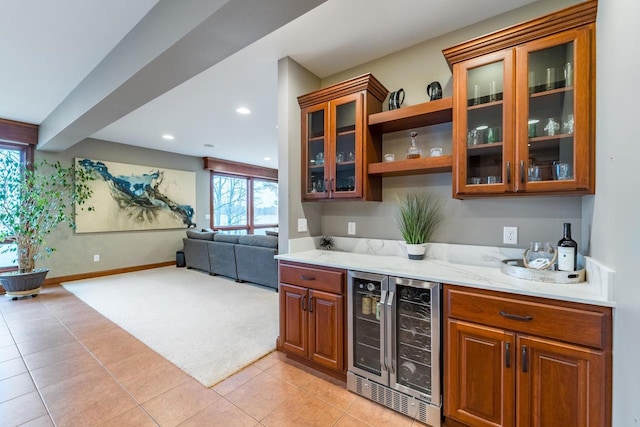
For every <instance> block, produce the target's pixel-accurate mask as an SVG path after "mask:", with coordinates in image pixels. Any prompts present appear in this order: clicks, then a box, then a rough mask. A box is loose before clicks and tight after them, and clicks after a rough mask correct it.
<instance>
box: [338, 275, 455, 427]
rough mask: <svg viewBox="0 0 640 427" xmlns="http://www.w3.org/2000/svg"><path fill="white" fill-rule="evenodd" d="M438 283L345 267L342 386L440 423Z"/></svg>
mask: <svg viewBox="0 0 640 427" xmlns="http://www.w3.org/2000/svg"><path fill="white" fill-rule="evenodd" d="M440 289H441V286H440V284H439V283H433V282H423V281H419V280H411V279H403V278H399V277H392V276H383V275H378V274H370V273H362V272H358V271H349V294H348V328H349V330H348V334H349V355H348V357H349V370H348V373H347V388H348V389H349V390H351V391H353V392H355V393H357V394H359V395H361V396H364V397H367V398H368V399H371V400H373V401H375V402H378V403H380V404H382V405H385V406H387V407H389V408H391V409H394V410H396V411H398V412H401V413H403V414H405V415H408V416H410V417H412V418H415V419H417V420H418V421H421V422H423V423H426V424H428V425H431V426H434V427H439V426H440V425H441V418H442V411H441V401H442V393H441V390H440V384H441V378H440V357H441V356H440Z"/></svg>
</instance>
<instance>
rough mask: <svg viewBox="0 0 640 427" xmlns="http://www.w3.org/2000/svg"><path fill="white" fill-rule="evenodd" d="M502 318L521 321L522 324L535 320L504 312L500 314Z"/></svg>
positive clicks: (530, 317) (531, 317)
mask: <svg viewBox="0 0 640 427" xmlns="http://www.w3.org/2000/svg"><path fill="white" fill-rule="evenodd" d="M500 316H502V317H506V318H507V319H511V320H520V321H522V322H528V321H529V320H533V316H520V315H518V314H511V313H506V312H504V311H501V312H500Z"/></svg>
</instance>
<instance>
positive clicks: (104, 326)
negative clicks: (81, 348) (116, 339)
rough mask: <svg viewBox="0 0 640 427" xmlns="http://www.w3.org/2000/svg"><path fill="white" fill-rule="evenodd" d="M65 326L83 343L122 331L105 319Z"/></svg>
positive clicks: (66, 324) (66, 323)
mask: <svg viewBox="0 0 640 427" xmlns="http://www.w3.org/2000/svg"><path fill="white" fill-rule="evenodd" d="M65 326H67V328H69V330H70V331H71V333H73V335H75V336H76V338H78V339H79V340H80V341H82V342H83V343H84V342H85V341H86V340H87V339H91V338H93V337H96V336H99V335H102V334H105V333H108V332H111V331H113V330H117V329H120V328H119V327H118V325H116V324H115V323H113V322H112V321H110V320H108V319H106V318H104V317H102V318H96V319H93V320H84V321H78V322H75V323H69V322H65Z"/></svg>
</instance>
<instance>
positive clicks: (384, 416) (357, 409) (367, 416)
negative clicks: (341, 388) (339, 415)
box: [347, 397, 413, 427]
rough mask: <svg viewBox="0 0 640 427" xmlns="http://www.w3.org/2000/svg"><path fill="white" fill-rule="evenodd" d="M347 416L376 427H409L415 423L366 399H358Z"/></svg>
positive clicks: (348, 410)
mask: <svg viewBox="0 0 640 427" xmlns="http://www.w3.org/2000/svg"><path fill="white" fill-rule="evenodd" d="M347 414H349V415H351V416H352V417H354V418H357V419H359V420H362V421H366V422H367V423H369V424H371V425H372V426H374V427H405V426H406V427H409V426H411V424H412V423H413V419H411V418H409V417H406V416H404V415H402V414H400V413H398V412H396V411H393V410H391V409H388V408H386V407H384V406H382V405H379V404H377V403H375V402H372V401H370V400H368V399H365V398H364V397H358V398H357V399H356V400H355V402H353V404H352V405H351V406H350V407H349V409H347Z"/></svg>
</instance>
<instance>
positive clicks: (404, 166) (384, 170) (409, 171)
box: [368, 156, 453, 176]
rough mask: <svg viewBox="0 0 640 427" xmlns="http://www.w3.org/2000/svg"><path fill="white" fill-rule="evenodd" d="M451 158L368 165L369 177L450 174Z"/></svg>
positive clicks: (429, 158)
mask: <svg viewBox="0 0 640 427" xmlns="http://www.w3.org/2000/svg"><path fill="white" fill-rule="evenodd" d="M452 166H453V158H452V157H451V156H440V157H422V158H420V159H409V160H397V161H395V162H380V163H369V168H368V173H369V175H382V176H404V175H418V174H427V173H441V172H451V169H452Z"/></svg>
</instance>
